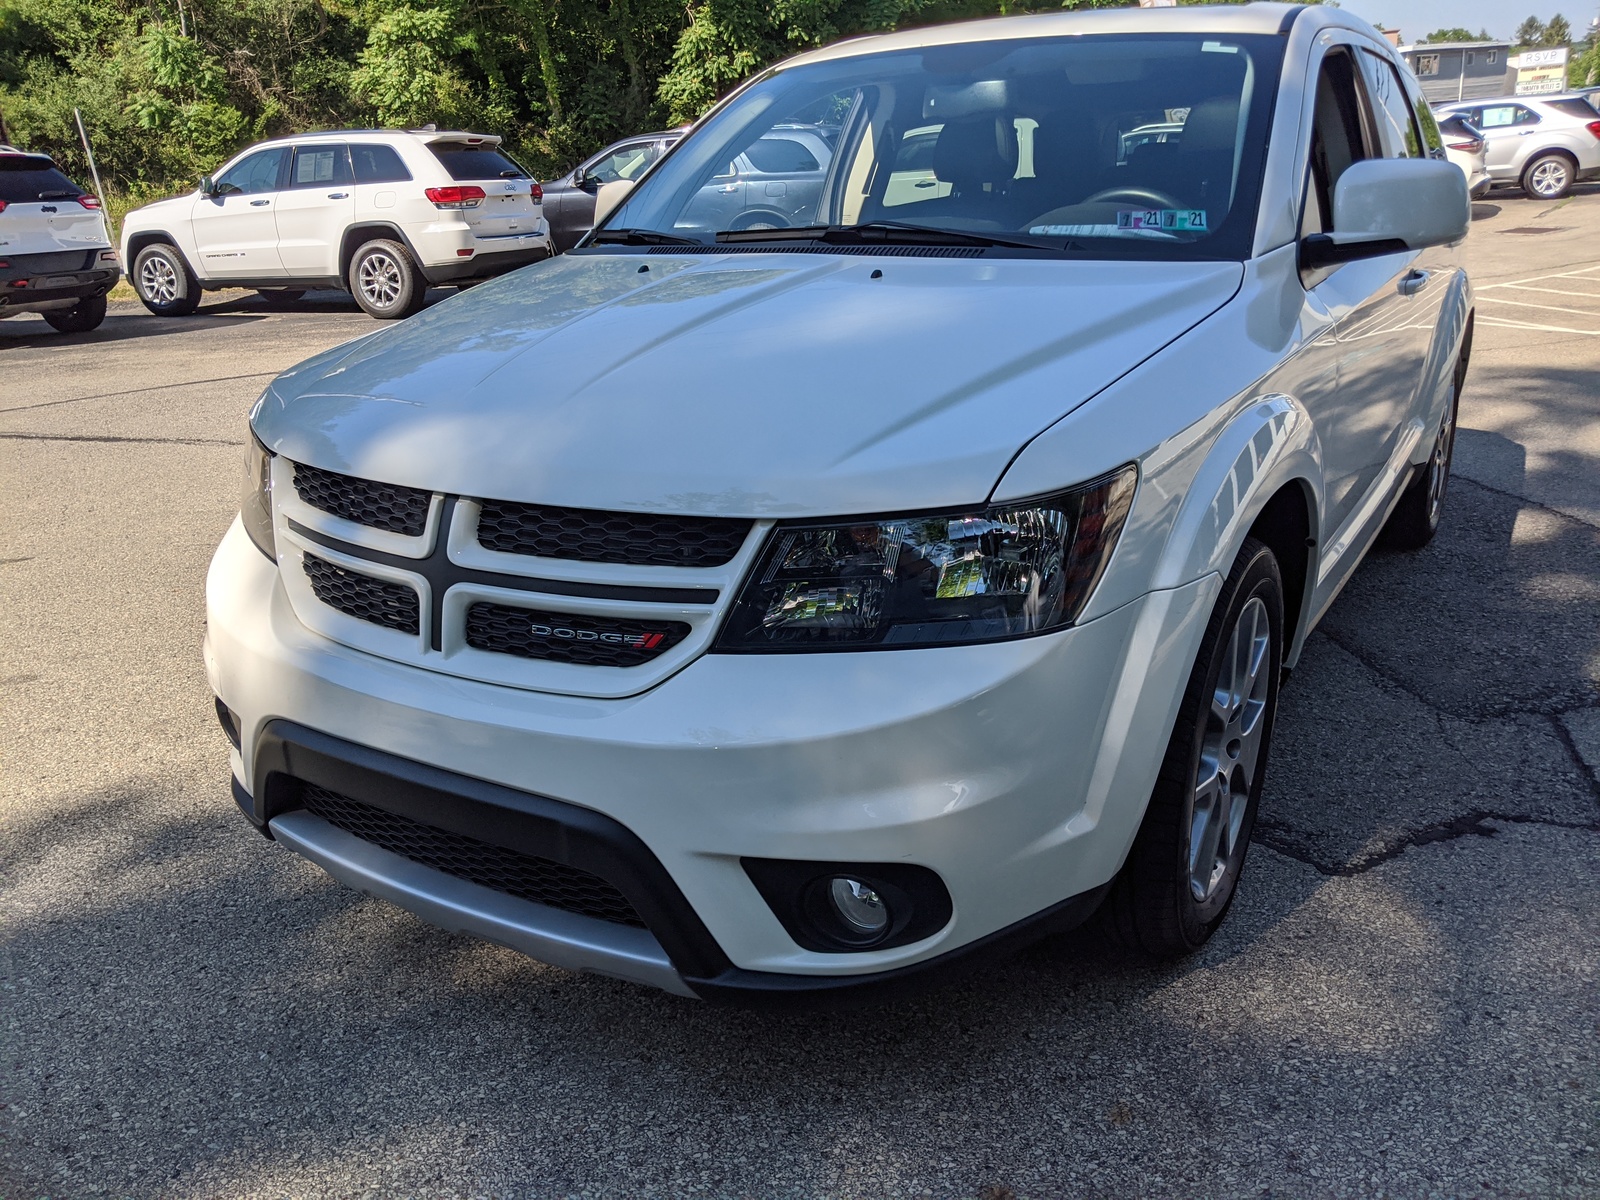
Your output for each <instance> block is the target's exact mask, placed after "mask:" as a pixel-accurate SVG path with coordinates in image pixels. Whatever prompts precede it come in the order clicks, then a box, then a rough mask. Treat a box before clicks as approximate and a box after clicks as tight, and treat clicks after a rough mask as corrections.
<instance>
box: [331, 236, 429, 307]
mask: <svg viewBox="0 0 1600 1200" xmlns="http://www.w3.org/2000/svg"><path fill="white" fill-rule="evenodd" d="M349 282H350V294H351V295H353V296H354V297H355V298H356V303H357V304H359V305H360V306H361V307H362V308H363V309H364V310H365V311H366V313H367V315H368V316H371V317H376V318H377V319H378V320H380V321H393V320H397V319H398V318H400V317H409V316H410V315H411V314H412V313H414V312H416V311H417V310H418V309H419V308H421V307H422V301H423V298H424V297H425V296H426V295H427V292H428V285H427V283H426V281H424V279H423V278H422V272H420V271H419V270H417V264H416V263H415V262H413V261H412V259H411V254H410V252H409V251H408V250H407V249H406V248H405V247H404V246H402V245H401V244H400V243H399V242H391V241H373V242H368V243H367V244H366V245H364V246H362V247H361V249H359V250H357V251H356V253H355V257H354V258H352V259H351V260H350V275H349Z"/></svg>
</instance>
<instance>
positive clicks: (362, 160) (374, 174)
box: [350, 143, 411, 183]
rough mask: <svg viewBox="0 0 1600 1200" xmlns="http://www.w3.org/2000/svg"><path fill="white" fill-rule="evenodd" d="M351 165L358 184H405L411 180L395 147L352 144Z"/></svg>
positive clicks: (409, 173)
mask: <svg viewBox="0 0 1600 1200" xmlns="http://www.w3.org/2000/svg"><path fill="white" fill-rule="evenodd" d="M350 163H351V166H353V167H354V168H355V178H356V182H357V183H404V182H405V181H406V180H408V179H410V178H411V172H410V171H408V170H406V165H405V163H403V162H401V161H400V155H399V154H397V153H396V152H395V149H394V147H393V146H370V145H369V146H363V145H361V144H359V143H352V144H351V146H350Z"/></svg>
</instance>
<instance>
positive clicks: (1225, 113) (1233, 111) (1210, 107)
mask: <svg viewBox="0 0 1600 1200" xmlns="http://www.w3.org/2000/svg"><path fill="white" fill-rule="evenodd" d="M1238 137H1239V98H1238V97H1237V96H1213V97H1211V99H1209V100H1202V101H1201V102H1200V103H1199V104H1196V105H1195V106H1194V107H1193V108H1191V109H1190V110H1189V118H1188V120H1186V121H1184V123H1183V137H1182V138H1180V139H1179V144H1180V145H1181V146H1182V147H1183V152H1184V153H1185V154H1193V153H1195V152H1197V151H1199V152H1201V153H1209V152H1211V151H1215V150H1226V151H1227V152H1228V153H1229V154H1232V153H1233V147H1234V144H1235V143H1236V142H1237V141H1238Z"/></svg>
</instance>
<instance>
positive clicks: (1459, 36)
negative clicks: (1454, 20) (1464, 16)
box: [1419, 25, 1477, 45]
mask: <svg viewBox="0 0 1600 1200" xmlns="http://www.w3.org/2000/svg"><path fill="white" fill-rule="evenodd" d="M1419 41H1420V42H1422V43H1425V44H1427V45H1437V44H1439V43H1440V42H1472V41H1477V39H1476V38H1474V37H1473V36H1472V31H1471V30H1468V29H1463V28H1461V26H1459V25H1457V26H1455V27H1454V28H1451V29H1435V30H1434V31H1433V32H1432V33H1430V34H1429V35H1428V36H1427V37H1425V38H1421V39H1419Z"/></svg>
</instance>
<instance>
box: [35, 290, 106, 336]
mask: <svg viewBox="0 0 1600 1200" xmlns="http://www.w3.org/2000/svg"><path fill="white" fill-rule="evenodd" d="M41 315H42V316H43V317H44V319H45V320H46V321H48V322H50V326H51V328H52V329H58V330H60V331H61V332H62V333H88V332H89V331H90V330H91V329H98V328H99V327H100V322H101V321H104V320H105V319H106V298H105V295H104V294H101V295H99V296H85V297H84V298H83V299H82V300H79V301H78V302H77V303H76V304H74V305H73V306H72V307H71V308H57V309H53V310H52V311H50V312H47V313H43V314H41Z"/></svg>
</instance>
